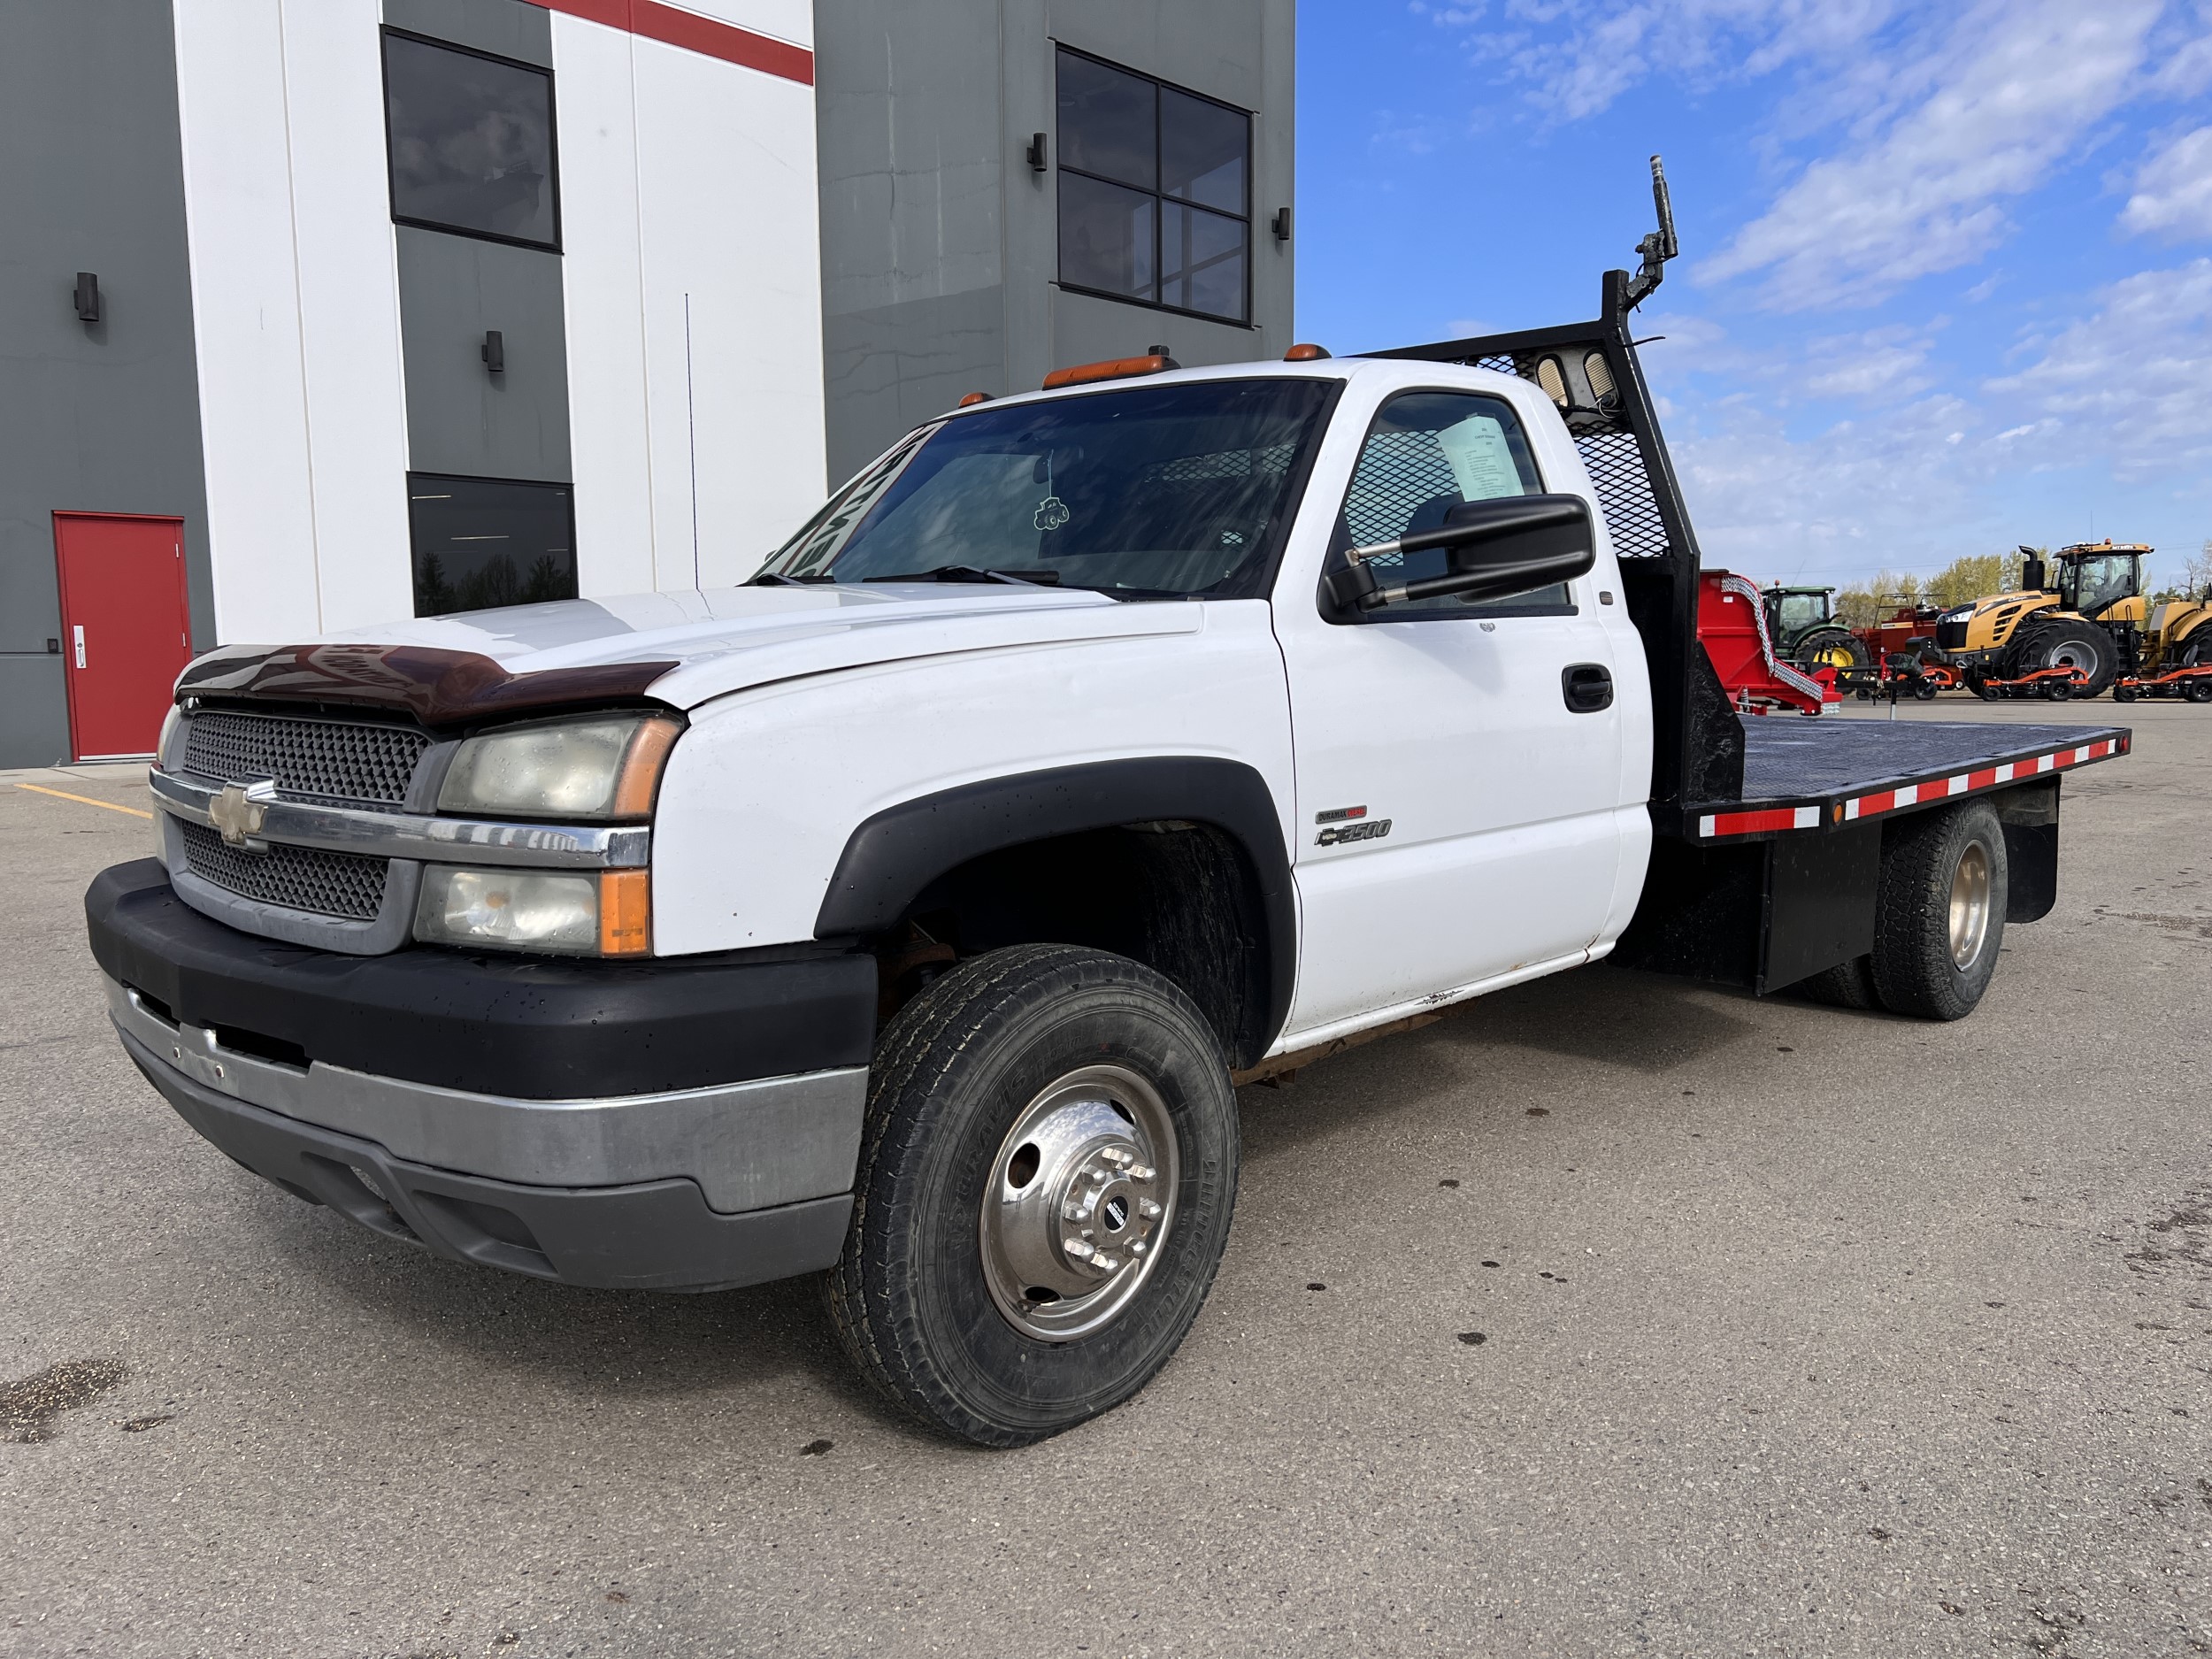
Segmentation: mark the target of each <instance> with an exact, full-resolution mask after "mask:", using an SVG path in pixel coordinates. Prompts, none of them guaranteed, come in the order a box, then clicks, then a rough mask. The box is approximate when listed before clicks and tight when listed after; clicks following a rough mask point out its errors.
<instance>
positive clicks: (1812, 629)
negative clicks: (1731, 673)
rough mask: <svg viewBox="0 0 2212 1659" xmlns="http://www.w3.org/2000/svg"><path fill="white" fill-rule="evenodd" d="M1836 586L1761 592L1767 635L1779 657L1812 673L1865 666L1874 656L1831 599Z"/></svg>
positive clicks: (1776, 589) (1778, 589) (1777, 589)
mask: <svg viewBox="0 0 2212 1659" xmlns="http://www.w3.org/2000/svg"><path fill="white" fill-rule="evenodd" d="M1835 591H1836V590H1835V589H1834V588H1779V587H1778V588H1767V589H1765V590H1764V592H1763V594H1762V595H1760V597H1761V602H1762V603H1763V606H1764V608H1765V611H1766V624H1767V638H1768V641H1770V643H1771V644H1772V646H1773V648H1774V654H1775V656H1776V657H1779V658H1781V659H1782V660H1783V661H1785V662H1787V663H1789V664H1793V666H1795V667H1797V668H1799V669H1801V670H1802V671H1803V672H1806V673H1808V674H1809V673H1812V672H1815V671H1816V670H1818V669H1822V668H1832V669H1835V670H1837V671H1838V672H1841V671H1843V670H1846V669H1852V668H1864V667H1865V666H1866V665H1867V664H1868V663H1869V662H1870V661H1871V660H1872V658H1871V657H1870V655H1869V653H1868V651H1867V648H1866V646H1865V645H1864V644H1863V643H1862V642H1861V641H1860V640H1859V639H1858V637H1857V636H1856V635H1855V634H1853V633H1852V632H1851V630H1850V629H1849V628H1848V627H1847V626H1844V622H1843V619H1842V618H1840V617H1839V616H1837V615H1836V613H1835V609H1834V606H1833V605H1832V603H1830V600H1831V596H1832V595H1833V594H1834V593H1835Z"/></svg>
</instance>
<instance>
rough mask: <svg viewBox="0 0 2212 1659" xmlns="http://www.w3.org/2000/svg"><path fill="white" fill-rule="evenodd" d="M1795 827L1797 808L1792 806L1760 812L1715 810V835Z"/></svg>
mask: <svg viewBox="0 0 2212 1659" xmlns="http://www.w3.org/2000/svg"><path fill="white" fill-rule="evenodd" d="M1796 827H1797V809H1796V808H1795V807H1793V806H1779V807H1770V808H1768V809H1767V810H1764V811H1760V812H1716V813H1715V814H1713V827H1712V829H1711V830H1710V832H1709V833H1711V834H1715V835H1756V834H1759V833H1762V832H1763V831H1766V830H1786V829H1795V828H1796Z"/></svg>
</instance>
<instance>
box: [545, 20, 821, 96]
mask: <svg viewBox="0 0 2212 1659" xmlns="http://www.w3.org/2000/svg"><path fill="white" fill-rule="evenodd" d="M531 4H534V5H541V6H543V7H544V8H545V9H546V10H547V11H549V12H567V13H568V14H569V16H571V17H578V18H583V19H586V20H587V21H589V22H593V23H603V24H605V25H606V26H607V27H609V28H612V29H620V30H622V31H623V32H624V33H626V34H629V35H643V36H644V37H645V38H646V39H647V40H649V41H659V42H662V43H663V44H664V45H668V46H680V47H682V48H683V49H684V50H686V51H687V52H697V53H699V54H700V55H701V56H703V57H706V58H720V59H721V60H722V61H723V62H724V63H726V64H737V65H741V66H743V67H744V68H747V69H757V70H759V71H760V72H761V73H763V74H768V75H776V76H779V77H780V78H781V79H783V80H785V81H797V82H798V83H799V84H800V85H801V86H803V87H810V86H812V85H813V84H814V54H813V53H812V52H810V51H809V50H807V49H806V48H805V47H803V46H794V45H793V44H792V43H791V42H789V41H780V40H777V39H775V38H774V37H773V36H771V35H756V34H754V33H753V31H752V30H750V29H741V28H739V27H737V25H735V24H734V23H723V22H719V21H718V20H717V19H713V18H707V17H701V16H700V15H699V14H698V13H697V12H687V11H685V10H684V9H683V8H682V7H680V6H672V5H664V4H662V0H531Z"/></svg>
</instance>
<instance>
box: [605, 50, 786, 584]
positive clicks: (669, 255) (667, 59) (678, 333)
mask: <svg viewBox="0 0 2212 1659" xmlns="http://www.w3.org/2000/svg"><path fill="white" fill-rule="evenodd" d="M633 51H634V64H635V88H636V100H637V105H636V107H637V121H638V196H639V223H640V226H641V236H640V241H641V250H642V265H643V277H644V288H645V342H646V360H647V403H648V408H647V420H648V425H649V431H650V433H651V442H652V446H653V497H654V508H653V522H654V565H655V573H656V583H655V585H656V586H658V587H664V588H679V587H690V586H693V585H694V580H695V578H694V574H693V572H694V570H695V569H696V572H697V577H696V580H697V581H698V582H700V583H703V584H704V585H707V586H714V585H716V584H719V583H726V582H730V581H735V580H742V579H743V578H744V577H745V576H747V575H749V574H750V573H751V572H752V571H753V570H754V569H755V568H757V565H758V564H759V562H760V559H761V557H762V556H763V555H764V553H766V552H767V551H768V550H769V549H772V548H773V547H774V546H775V545H777V543H779V542H780V541H782V540H783V539H784V538H785V537H786V536H787V535H788V534H790V532H791V531H792V530H794V529H795V528H796V527H797V526H798V525H799V524H800V523H801V522H802V521H803V519H804V518H805V517H806V516H807V514H808V513H809V512H810V511H812V510H813V509H814V508H816V507H818V505H820V503H821V500H822V497H823V495H824V494H825V492H826V488H827V485H826V478H825V471H826V458H825V451H824V443H823V389H822V301H821V241H820V234H819V230H818V204H817V197H816V187H815V157H814V96H813V92H812V90H811V88H807V87H803V86H800V85H798V84H797V83H796V82H794V81H784V80H781V79H779V78H778V77H775V76H772V75H766V74H762V73H758V72H757V71H754V70H749V69H743V68H740V67H738V66H736V65H732V64H727V63H724V62H721V61H719V60H717V59H714V58H706V57H703V56H701V55H699V54H697V53H695V52H687V51H683V50H678V49H676V48H674V47H670V46H664V45H662V44H660V43H659V42H654V41H649V40H643V39H641V40H639V41H637V42H635V44H634V48H633Z"/></svg>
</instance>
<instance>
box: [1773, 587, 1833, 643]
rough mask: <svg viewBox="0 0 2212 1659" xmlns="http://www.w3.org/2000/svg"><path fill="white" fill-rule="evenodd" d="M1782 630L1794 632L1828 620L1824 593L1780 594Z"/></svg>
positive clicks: (1826, 596) (1826, 598) (1788, 632)
mask: <svg viewBox="0 0 2212 1659" xmlns="http://www.w3.org/2000/svg"><path fill="white" fill-rule="evenodd" d="M1781 609H1782V631H1783V632H1784V633H1785V634H1794V633H1796V632H1797V631H1798V629H1800V628H1809V627H1811V626H1814V625H1815V624H1816V623H1821V622H1825V621H1827V620H1828V595H1826V594H1784V595H1782V607H1781Z"/></svg>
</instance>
